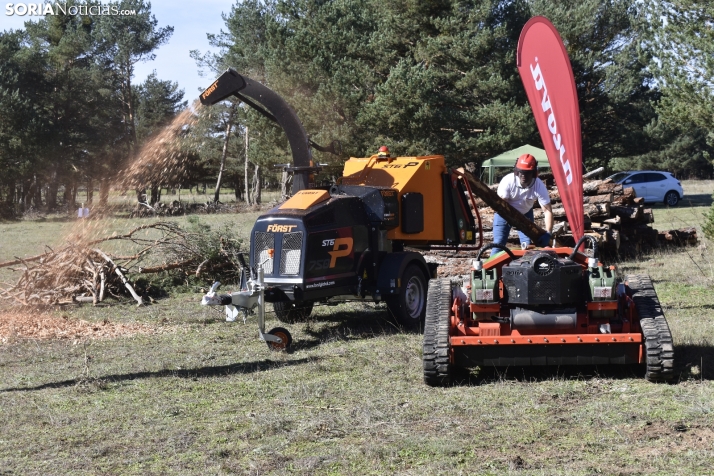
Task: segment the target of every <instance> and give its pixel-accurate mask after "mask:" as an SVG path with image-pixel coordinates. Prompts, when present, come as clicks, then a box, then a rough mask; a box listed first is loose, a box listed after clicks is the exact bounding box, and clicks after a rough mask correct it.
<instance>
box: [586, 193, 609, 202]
mask: <svg viewBox="0 0 714 476" xmlns="http://www.w3.org/2000/svg"><path fill="white" fill-rule="evenodd" d="M612 198H613V196H612V193H605V194H603V195H592V196H590V197H583V203H593V204H594V203H612Z"/></svg>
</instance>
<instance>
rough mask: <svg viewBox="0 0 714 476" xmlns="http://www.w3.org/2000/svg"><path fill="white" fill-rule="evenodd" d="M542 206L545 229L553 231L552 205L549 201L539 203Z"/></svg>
mask: <svg viewBox="0 0 714 476" xmlns="http://www.w3.org/2000/svg"><path fill="white" fill-rule="evenodd" d="M541 208H543V220H544V221H545V231H547V232H548V233H553V207H552V206H551V204H550V203H548V204H546V205H541Z"/></svg>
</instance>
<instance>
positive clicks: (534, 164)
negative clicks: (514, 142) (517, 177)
mask: <svg viewBox="0 0 714 476" xmlns="http://www.w3.org/2000/svg"><path fill="white" fill-rule="evenodd" d="M516 168H517V169H518V170H532V171H535V170H537V169H538V161H537V160H536V158H535V157H533V156H532V155H531V154H523V155H521V156H520V157H518V160H517V161H516Z"/></svg>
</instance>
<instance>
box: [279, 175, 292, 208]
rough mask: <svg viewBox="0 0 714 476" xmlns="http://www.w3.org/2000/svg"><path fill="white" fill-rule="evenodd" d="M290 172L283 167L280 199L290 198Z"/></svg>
mask: <svg viewBox="0 0 714 476" xmlns="http://www.w3.org/2000/svg"><path fill="white" fill-rule="evenodd" d="M289 178H290V174H288V171H287V170H285V169H283V174H282V175H281V176H280V200H281V201H284V200H287V199H288V179H289Z"/></svg>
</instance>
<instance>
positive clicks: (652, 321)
mask: <svg viewBox="0 0 714 476" xmlns="http://www.w3.org/2000/svg"><path fill="white" fill-rule="evenodd" d="M625 280H626V281H627V282H628V285H629V286H630V289H632V292H633V295H632V300H633V301H634V302H635V307H636V309H637V314H638V315H639V317H640V327H642V334H643V335H644V338H645V352H646V354H647V355H646V358H647V371H646V373H645V378H646V379H647V380H649V381H650V382H667V381H669V380H672V378H674V344H673V342H672V333H671V331H670V330H669V325H667V319H665V317H664V312H663V311H662V306H660V304H659V299H658V298H657V293H656V292H655V290H654V286H653V285H652V280H651V279H650V277H649V276H646V275H630V276H626V277H625Z"/></svg>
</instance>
